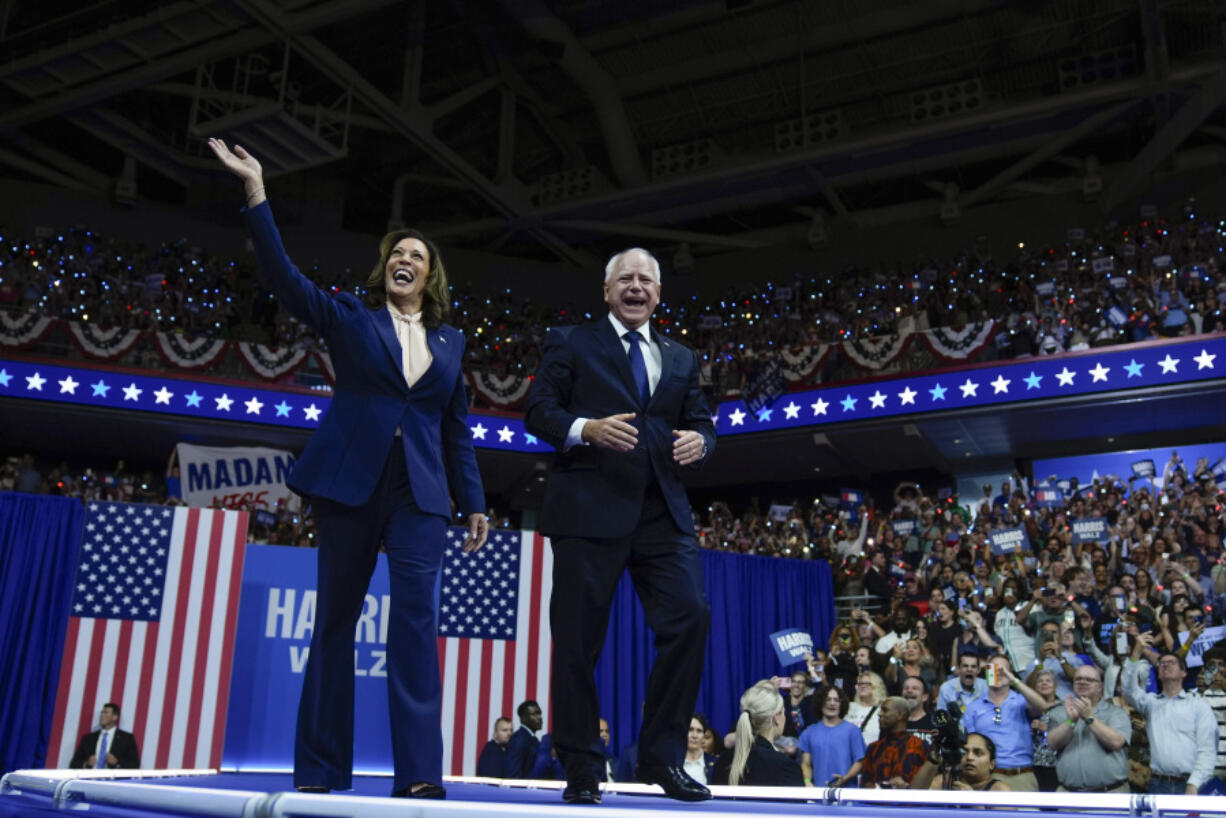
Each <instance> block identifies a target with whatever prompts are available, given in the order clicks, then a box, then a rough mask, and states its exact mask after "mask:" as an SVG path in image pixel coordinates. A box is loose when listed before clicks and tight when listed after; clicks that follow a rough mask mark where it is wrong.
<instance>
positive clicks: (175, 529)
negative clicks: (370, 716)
mask: <svg viewBox="0 0 1226 818" xmlns="http://www.w3.org/2000/svg"><path fill="white" fill-rule="evenodd" d="M95 512H96V513H97V514H98V515H99V518H98V519H99V520H100V522H99V526H101V525H102V523H109V525H108V527H107V528H106V529H105V530H106V531H107V532H112V531H113V529H118V530H119V531H120V532H122V534H120V533H116V534H114V537H113V542H114V544H115V545H116V546H118V545H121V544H124V545H128V546H130V547H131V549H133V550H135V549H137V548H140V553H141V554H142V555H143V554H145V553H146V551H147V550H155V551H157V550H159V549H160V550H164V551H165V552H167V553H165V563H164V571H163V570H161V569H160V568H159V567H158V566H155V568H158V570H157V572H156V573H157V579H156V581H154V582H153V587H154V588H155V589H157V590H153V591H149V590H148V589H144V590H141V591H136V590H132V592H131V594H130V596H123V599H124V602H125V604H126V602H127V600H128V599H129V598H131V597H141V595H142V594H143V593H152V594H153V596H152V597H151V598H153V599H157V600H159V602H158V603H157V604H154V605H151V606H148V607H144V608H140V609H139V611H138V609H137V607H135V606H134V607H133V608H132V610H133V611H138V612H137V618H136V619H135V620H133V618H131V617H130V616H127V615H126V612H125V611H121V610H119V608H120V603H119V602H118V601H117V602H115V608H114V610H109V611H108V610H103V611H101V612H98V613H96V614H95V615H96V616H97V617H99V618H94V616H87V615H73V616H71V617H70V619H69V627H68V634H67V639H66V643H65V648H64V661H63V667H62V670H61V678H60V683H59V686H58V691H57V703H56V713H55V718H54V721H53V727H52V737H51V738H52V741H51V748H50V749H51V752H50V753H49V757H48V761H49V764H50V765H51V766H66V765H67V763H68V760H69V758H70V757H71V755H72V752H73V750H74V749H75V747H76V743H77V740H78V738H79V737H80V736H81V735H82V734H84V733H86V732H89V731H90V730H92V729H93V725H94V723H95V717H96V715H97V712H98V710H99V709H100V708H101V706H102V704H103V703H104V702H107V701H115V702H118V703H119V704H120V706H121V708H122V716H121V719H120V726H121V728H122V727H127V726H128V725H129V724H130V725H131V730H132V733H133V735H134V736H135V738H136V742H137V745H138V746H139V747H140V751H141V766H143V767H145V768H154V767H162V768H166V767H175V768H184V769H190V768H203V767H216V766H218V765H220V763H221V753H222V746H223V740H224V728H225V718H226V703H227V699H228V697H229V673H230V669H231V667H232V663H233V634H234V629H235V626H236V624H237V619H238V595H239V590H240V588H241V580H242V566H243V553H244V551H243V549H244V547H245V540H246V523H247V521H246V514H242V513H239V512H228V511H213V510H200V509H187V508H178V509H174V510H171V509H166V508H161V507H154V506H140V505H133V504H122V503H113V504H110V503H94V504H90V507H89V511H88V513H87V518H86V521H87V533H86V541H87V542H90V541H91V540H90V537H91V534H90V531H92V530H93V529H92V528H91V527H90V525H89V523H90V520H91V515H93V514H94V513H95ZM98 536H101V535H100V534H98ZM107 536H108V537H110V536H111V535H110V534H109V533H108V535H107ZM141 546H146V547H144V548H141ZM83 549H84V546H83ZM123 550H125V551H126V550H128V549H123ZM112 553H113V552H112ZM109 559H110V560H111V561H114V560H117V559H118V560H120V562H122V560H123V559H127V558H126V557H122V558H121V557H118V556H110V557H109ZM131 559H132V562H131V566H132V569H131V570H130V571H129V576H135V575H136V574H142V571H143V568H137V565H138V563H139V562H140V560H143V559H145V558H144V557H140V558H139V559H138V558H137V557H135V556H133V557H132V558H131ZM147 561H148V562H149V563H150V564H153V558H152V557H149V558H148V560H147ZM142 566H143V563H142ZM90 572H92V573H90ZM105 573H106V571H104V570H101V569H100V567H99V565H87V564H86V555H83V557H82V563H81V565H80V567H79V568H78V574H77V576H78V583H80V584H79V585H78V588H79V589H81V588H86V586H87V585H88V582H87V580H85V576H86V575H87V574H89V576H90V577H91V578H92V577H93V576H94V574H105ZM121 573H122V572H121ZM153 575H154V571H153V570H151V571H150V572H149V573H148V574H147V576H149V577H153ZM105 579H106V578H105V577H104V580H105ZM112 581H113V582H114V583H115V587H117V588H121V589H122V591H121V592H119V593H114V592H112V596H107V597H106V600H107V601H108V604H109V601H110V600H111V599H112V597H119V596H122V593H123V591H128V590H129V589H141V588H142V587H143V586H142V584H141V583H142V582H145V583H148V581H149V580H146V579H145V576H144V575H142V576H141V577H140V579H138V580H136V581H134V580H133V579H132V578H125V579H124V582H126V583H128V584H127V585H120V584H119V579H117V578H113V579H112ZM81 593H85V591H81ZM100 593H101V592H97V594H95V595H98V594H100ZM88 598H89V599H93V598H94V597H88ZM78 603H79V600H74V611H76V613H82V612H81V611H79V610H78V608H79V604H78ZM141 604H142V605H143V602H142V603H141ZM84 613H90V612H88V611H86V612H84ZM101 617H108V618H101Z"/></svg>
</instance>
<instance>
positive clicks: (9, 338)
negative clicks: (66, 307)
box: [0, 310, 53, 349]
mask: <svg viewBox="0 0 1226 818" xmlns="http://www.w3.org/2000/svg"><path fill="white" fill-rule="evenodd" d="M52 323H53V320H52V319H50V318H48V317H46V316H45V315H40V314H39V313H37V312H36V311H34V310H30V311H29V312H26V313H23V314H22V315H10V314H9V313H7V312H5V311H4V310H0V346H6V347H13V348H14V349H22V348H24V347H28V346H30V345H31V344H35V343H37V342H38V341H39V340H40V339H41V338H42V337H43V336H44V335H46V334H47V330H49V329H51V325H52Z"/></svg>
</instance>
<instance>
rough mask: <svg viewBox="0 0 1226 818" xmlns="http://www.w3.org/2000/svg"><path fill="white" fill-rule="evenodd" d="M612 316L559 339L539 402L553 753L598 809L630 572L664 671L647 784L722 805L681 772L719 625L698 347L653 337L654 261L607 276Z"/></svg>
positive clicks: (537, 390) (569, 796) (637, 260)
mask: <svg viewBox="0 0 1226 818" xmlns="http://www.w3.org/2000/svg"><path fill="white" fill-rule="evenodd" d="M604 300H605V303H607V304H608V305H609V314H608V315H607V316H604V317H602V318H599V319H597V320H596V321H593V322H592V323H589V324H584V325H581V326H574V327H562V328H559V329H553V330H550V331H549V332H548V333H547V334H546V336H545V341H544V349H543V354H542V357H541V364H540V366H539V367H538V369H537V372H536V377H535V379H534V382H533V387H532V392H531V394H530V395H529V398H528V404H527V412H526V415H525V423H526V426H527V428H528V431H529V432H530V433H531V434H534V435H536V436H538V437H539V438H541V439H542V440H545V441H547V442H549V443H550V444H551V445H553V447H554V448H555V449H556V450H557V451H558V456H557V458H556V460H555V463H554V468H553V474H552V476H551V479H550V481H549V484H548V486H547V487H546V490H545V498H544V503H543V505H542V508H541V514H540V524H539V529H540V531H541V532H542V533H544V534H546V535H547V536H549V537H550V538H551V540H552V544H553V560H554V561H553V576H554V580H553V596H552V599H551V601H550V625H551V627H552V629H553V681H552V686H551V694H552V703H553V741H554V746H556V747H557V749H558V754H559V757H560V758H562V760H563V764H564V766H565V769H566V782H567V787H566V789H565V791H564V792H563V800H564V801H566V802H568V803H587V804H593V803H599V802H600V790H599V787H598V784H597V782H598V781H599V780H602V779H603V778H604V776H603V775H602V774H601V772H602V770H603V768H604V765H603V761H604V755H603V753H602V752H601V751H600V749H599V747H600V744H599V733H598V731H599V726H598V725H599V714H598V710H597V701H596V682H595V674H594V671H595V667H596V662H597V660H598V659H599V657H600V651H601V648H602V647H603V644H604V638H605V632H606V628H607V625H608V620H609V611H610V608H611V605H612V600H613V595H614V592H615V590H616V588H617V583H618V580H619V579H620V578H621V575H622V573H623V571H625V570H626V569H627V568H628V569H629V570H630V576H631V578H632V580H633V581H634V586H635V590H636V591H637V593H638V596H639V599H640V601H641V602H642V604H643V609H644V612H645V614H646V617H647V622H648V624H649V625H650V626H651V629H652V631H653V633H654V634H655V647H656V651H657V657H656V662H655V665H654V667H653V668H652V672H651V678H650V679H649V681H648V685H647V696H646V700H645V702H644V706H643V725H642V730H641V732H640V734H639V742H638V750H639V763H638V769H637V776H638V780H639V781H643V782H646V783H651V784H659V785H660V786H661V787H663V789H664V792H665V794H666V795H668V796H669V797H671V798H676V799H680V800H685V801H700V800H704V799H707V798H710V797H711V794H710V792H709V791H708V790H707V788H706V787H704V786H703V785H701V784H699V783H698V782H696V781H694V780H693V779H692V778H690V777H689V776H688V775H686V773H685V770H684V768H683V766H682V763H683V758H684V754H685V748H686V735H687V730H688V728H689V723H690V716H691V714H692V713H693V712H694V704H695V701H696V699H697V696H698V684H699V679H700V677H701V675H702V662H703V654H704V652H705V648H706V639H707V630H708V628H709V626H710V619H711V611H710V607H709V605H708V604H707V599H706V592H705V590H704V588H703V574H702V566H701V563H700V562H699V557H698V545H697V542H696V541H695V539H694V524H693V517H692V516H691V513H690V507H689V501H688V500H687V498H686V494H685V488H684V487H683V486H682V483H681V474H682V469H684V468H687V467H694V468H696V467H698V466H699V465H701V464H702V463H703V461H704V460H705V459H706V458H707V457H708V456H709V455H710V454H711V451H712V450H713V449H714V448H715V426H714V424H713V423H712V422H711V411H710V409H709V408H708V406H707V402H706V399H705V398H704V397H703V394H702V392H701V391H700V390H699V386H698V374H699V367H698V359H697V357H696V356H695V354H694V352H693V351H692V350H690V349H689V348H687V347H685V346H683V345H681V344H679V343H677V342H676V341H674V340H672V339H670V338H667V337H665V336H663V335H660V334H659V333H657V332H655V331H654V330H652V328H651V326H650V324H649V321H650V319H651V314H652V312H653V311H654V310H655V308H656V306H657V305H658V304H659V303H660V265H659V262H657V261H656V259H655V258H654V257H653V256H652V255H651V254H650V253H648V252H647V251H646V250H642V249H639V248H633V249H630V250H625V251H623V252H621V253H618V254H617V255H615V256H613V258H612V259H610V260H609V263H608V265H607V266H606V267H605V279H604Z"/></svg>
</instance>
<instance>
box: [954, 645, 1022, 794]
mask: <svg viewBox="0 0 1226 818" xmlns="http://www.w3.org/2000/svg"><path fill="white" fill-rule="evenodd" d="M988 668H989V669H988V677H989V678H988V680H987V681H988V694H987V695H986V696H983V697H981V698H979V699H976V700H975V701H973V702H971V704H970V705H969V706H968V707H967V708H966V715H964V716H963V717H962V726H963V727H964V728H965V729H966V732H967V733H982V734H983V735H985V736H987V737H988V738H990V739H991V740H992V743H993V744H995V745H996V776H997V777H998V778H1001V779H1002V780H1003V781H1004V782H1005V783H1006V784H1008V785H1009V787H1010V789H1013V790H1017V791H1020V792H1038V790H1039V781H1038V779H1037V778H1036V777H1035V774H1034V742H1033V741H1032V739H1031V735H1030V721H1031V719H1034V718H1036V717H1037V716H1038V715H1039V712H1038V711H1036V710H1033V709H1031V707H1030V704H1029V703H1028V702H1027V701H1026V698H1025V697H1024V696H1023V695H1022V694H1021V693H1018V692H1017V691H1015V690H1013V689H1012V688H1013V687H1014V685H1016V684H1017V678H1016V677H1015V676H1014V675H1013V668H1012V667H1011V666H1010V665H1009V660H1008V659H1007V658H1006V657H1005V656H1003V655H998V656H993V657H992V661H991V662H989V663H988Z"/></svg>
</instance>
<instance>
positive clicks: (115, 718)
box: [68, 702, 140, 770]
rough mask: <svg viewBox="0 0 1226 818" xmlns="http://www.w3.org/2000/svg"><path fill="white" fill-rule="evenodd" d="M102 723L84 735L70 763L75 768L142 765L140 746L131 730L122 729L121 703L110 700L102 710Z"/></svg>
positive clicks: (104, 768) (124, 767)
mask: <svg viewBox="0 0 1226 818" xmlns="http://www.w3.org/2000/svg"><path fill="white" fill-rule="evenodd" d="M98 727H99V728H100V729H98V730H95V731H94V732H92V733H86V734H85V735H83V736H81V743H80V744H78V745H77V751H76V752H75V753H73V756H72V761H70V762H69V763H68V766H69V767H71V768H72V769H74V770H81V769H85V770H94V769H97V770H117V769H124V770H135V769H138V768H139V767H140V750H138V749H137V747H136V739H135V738H133V737H132V734H131V733H127V732H124V731H123V730H120V729H119V705H117V704H115V703H114V702H107V703H106V704H104V705H102V712H101V713H99V714H98Z"/></svg>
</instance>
